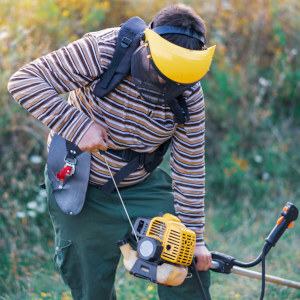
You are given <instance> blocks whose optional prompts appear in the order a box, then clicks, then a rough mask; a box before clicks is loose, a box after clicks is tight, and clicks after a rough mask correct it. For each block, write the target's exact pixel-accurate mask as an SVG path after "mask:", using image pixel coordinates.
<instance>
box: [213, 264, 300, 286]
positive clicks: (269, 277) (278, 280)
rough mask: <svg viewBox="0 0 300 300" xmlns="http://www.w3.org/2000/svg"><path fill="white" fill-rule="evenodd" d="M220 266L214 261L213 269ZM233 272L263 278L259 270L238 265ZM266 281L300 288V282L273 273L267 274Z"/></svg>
mask: <svg viewBox="0 0 300 300" xmlns="http://www.w3.org/2000/svg"><path fill="white" fill-rule="evenodd" d="M218 267H219V263H218V262H216V261H213V262H212V267H211V269H216V268H218ZM231 273H234V274H238V275H241V276H246V277H250V278H255V279H259V280H261V278H262V275H261V273H259V272H255V271H251V270H247V269H243V268H240V267H236V266H234V267H232V269H231ZM266 281H267V282H272V283H275V284H278V285H284V286H288V287H291V288H294V289H298V290H299V289H300V282H297V281H292V280H288V279H284V278H280V277H276V276H272V275H267V274H266Z"/></svg>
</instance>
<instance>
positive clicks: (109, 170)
mask: <svg viewBox="0 0 300 300" xmlns="http://www.w3.org/2000/svg"><path fill="white" fill-rule="evenodd" d="M102 156H103V157H104V160H105V163H106V166H107V169H108V171H109V174H110V176H111V178H112V181H113V183H114V186H115V188H116V190H117V193H118V195H119V198H120V200H121V203H122V205H123V208H124V211H125V213H126V216H127V219H128V221H129V224H130V226H131V229H132V232H133V234H134V236H135V239H136V242H138V237H137V235H136V232H135V230H134V227H133V225H132V222H131V220H130V217H129V214H128V212H127V209H126V207H125V204H124V201H123V199H122V197H121V194H120V192H119V189H118V186H117V184H116V182H115V179H114V176H113V175H112V172H111V170H110V167H109V164H108V162H107V160H106V157H105V156H104V155H103V154H102Z"/></svg>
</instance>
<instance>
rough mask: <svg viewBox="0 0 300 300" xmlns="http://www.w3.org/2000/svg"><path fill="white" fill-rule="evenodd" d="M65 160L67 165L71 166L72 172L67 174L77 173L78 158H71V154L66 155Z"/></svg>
mask: <svg viewBox="0 0 300 300" xmlns="http://www.w3.org/2000/svg"><path fill="white" fill-rule="evenodd" d="M64 161H65V167H70V168H71V174H67V175H68V176H72V175H73V174H74V173H75V169H76V167H75V166H76V164H77V159H76V158H75V157H73V158H71V157H70V156H67V155H66V156H65V158H64Z"/></svg>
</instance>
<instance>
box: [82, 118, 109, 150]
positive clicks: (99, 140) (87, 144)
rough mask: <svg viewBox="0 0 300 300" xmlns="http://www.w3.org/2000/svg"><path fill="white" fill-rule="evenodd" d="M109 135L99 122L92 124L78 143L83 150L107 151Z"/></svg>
mask: <svg viewBox="0 0 300 300" xmlns="http://www.w3.org/2000/svg"><path fill="white" fill-rule="evenodd" d="M107 141H108V137H107V134H106V131H105V129H104V128H103V127H102V126H100V125H99V124H96V123H94V124H92V125H91V126H90V128H89V129H88V130H87V131H86V133H85V134H84V135H83V137H82V138H81V140H80V141H79V143H78V145H77V146H78V147H79V148H80V149H81V150H82V151H89V152H98V151H99V150H102V151H106V150H107V148H108V144H107Z"/></svg>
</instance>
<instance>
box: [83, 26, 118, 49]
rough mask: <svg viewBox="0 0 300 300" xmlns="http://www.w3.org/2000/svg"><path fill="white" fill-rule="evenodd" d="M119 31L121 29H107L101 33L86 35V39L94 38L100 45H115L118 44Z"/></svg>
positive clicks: (100, 31) (94, 32) (95, 32)
mask: <svg viewBox="0 0 300 300" xmlns="http://www.w3.org/2000/svg"><path fill="white" fill-rule="evenodd" d="M119 31H120V27H113V28H106V29H102V30H99V31H93V32H89V33H86V34H85V35H84V37H92V38H94V39H95V40H96V42H97V43H98V45H103V44H108V45H114V44H116V41H117V37H118V34H119Z"/></svg>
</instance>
